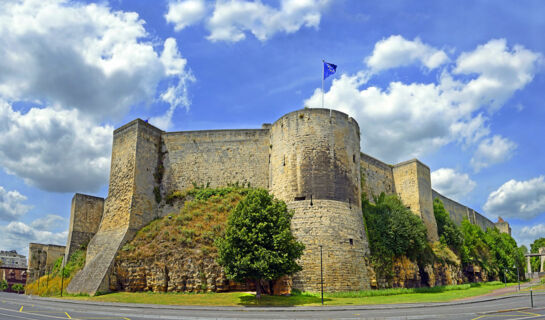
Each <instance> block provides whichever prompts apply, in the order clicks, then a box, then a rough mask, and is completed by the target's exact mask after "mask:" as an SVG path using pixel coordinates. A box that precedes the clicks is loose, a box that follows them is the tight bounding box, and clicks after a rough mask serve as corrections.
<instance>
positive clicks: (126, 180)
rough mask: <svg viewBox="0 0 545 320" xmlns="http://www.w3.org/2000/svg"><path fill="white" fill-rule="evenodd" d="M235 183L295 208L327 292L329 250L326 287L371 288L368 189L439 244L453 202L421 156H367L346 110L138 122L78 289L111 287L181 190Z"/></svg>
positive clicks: (298, 283) (116, 163) (125, 140)
mask: <svg viewBox="0 0 545 320" xmlns="http://www.w3.org/2000/svg"><path fill="white" fill-rule="evenodd" d="M235 183H239V184H241V185H250V186H252V187H261V188H267V189H269V190H270V191H271V193H272V194H274V195H275V196H276V197H277V198H279V199H281V200H283V201H285V202H286V203H287V204H288V207H289V208H290V209H292V210H294V217H293V220H292V229H293V232H294V234H295V236H296V237H297V238H298V239H299V240H300V241H302V242H303V243H304V244H305V246H306V249H305V251H304V253H303V256H302V258H301V260H300V263H301V264H302V266H303V270H302V271H301V272H300V273H298V274H296V275H294V278H293V286H294V288H297V289H301V290H312V291H315V290H318V288H319V286H320V256H319V253H320V248H321V249H322V253H323V267H324V271H325V272H324V274H325V278H324V287H325V289H326V290H328V291H343V290H361V289H366V288H369V285H370V280H369V276H368V274H367V270H368V267H369V266H367V264H366V256H367V255H368V253H369V249H368V248H369V245H368V242H367V235H366V234H365V228H364V225H363V219H362V212H361V197H360V195H361V193H362V191H363V192H365V193H366V194H367V196H368V198H369V199H372V196H373V195H378V194H380V193H381V192H385V193H389V194H393V193H395V194H398V195H399V196H400V197H401V199H402V200H403V202H404V203H405V204H406V205H407V206H408V207H409V208H410V209H411V210H412V211H413V212H414V213H415V214H417V215H418V216H419V217H421V218H422V220H423V221H424V223H425V225H426V227H427V229H428V234H429V238H430V240H436V239H437V226H436V223H435V218H434V215H433V198H435V197H443V196H441V195H440V194H438V193H437V192H435V191H433V190H432V186H431V180H430V169H429V168H428V167H427V166H426V165H424V164H423V163H421V162H420V161H418V160H416V159H414V160H410V161H407V162H404V163H401V164H398V165H389V164H385V163H383V162H381V161H380V160H377V159H374V158H372V157H370V156H368V155H366V154H364V153H361V151H360V129H359V125H358V123H357V122H356V121H355V120H354V119H352V118H350V117H349V116H348V115H346V114H344V113H342V112H338V111H330V110H328V109H303V110H297V111H294V112H291V113H288V114H286V115H284V116H282V117H281V118H280V119H278V120H277V121H276V122H274V123H273V124H265V125H263V127H262V128H261V129H245V130H206V131H187V132H164V131H161V130H159V129H157V128H155V127H154V126H152V125H150V124H148V123H146V122H144V121H142V120H140V119H137V120H134V121H132V122H130V123H128V124H126V125H124V126H122V127H120V128H118V129H117V130H115V131H114V137H113V146H112V161H111V170H110V183H109V189H108V197H107V198H106V200H105V201H104V204H103V207H104V209H103V213H102V217H101V220H100V224H99V226H98V229H97V231H96V234H94V236H93V237H92V239H91V240H90V242H89V244H88V247H87V260H86V264H85V267H84V269H83V270H82V271H80V272H79V273H78V274H77V275H76V276H75V277H74V279H73V280H72V281H71V283H70V285H69V286H68V292H70V293H78V292H83V293H89V294H95V293H96V292H99V291H107V290H108V289H109V288H108V284H109V277H110V275H111V272H112V269H113V261H114V257H115V255H116V253H117V252H118V250H120V248H121V247H122V246H123V245H124V243H125V242H127V241H129V240H130V239H132V237H133V236H134V234H135V232H136V231H138V230H139V229H140V228H142V227H143V226H145V225H146V224H148V223H149V222H150V221H152V220H153V219H155V218H158V217H163V216H165V215H168V214H170V213H177V212H179V209H180V207H179V205H180V204H176V203H174V204H172V203H171V204H168V203H166V201H165V199H166V198H168V196H169V195H171V194H172V193H173V192H181V191H184V190H187V189H188V188H192V187H193V186H194V185H198V186H206V185H208V186H210V187H220V186H226V185H228V184H235ZM84 197H85V196H83V195H79V197H78V196H75V197H74V200H73V210H72V215H74V216H77V215H78V212H80V213H81V212H92V213H93V218H92V219H91V220H92V221H91V222H89V224H88V226H94V225H95V223H96V221H98V218H97V217H98V212H99V211H100V209H99V207H100V206H99V203H100V200H99V198H96V199H95V200H89V202H86V201H87V200H84V199H87V198H84ZM80 198H81V200H80ZM442 199H448V198H445V197H443V198H442ZM450 201H451V202H449V204H450V205H451V206H452V207H455V206H456V205H458V206H459V207H460V208H465V209H466V211H465V213H466V215H465V216H466V217H467V218H469V219H470V221H472V222H473V223H477V224H479V225H480V226H481V227H483V228H484V227H488V226H489V225H491V226H494V224H493V223H492V222H490V221H489V220H488V219H486V218H485V217H483V216H481V215H479V214H478V213H476V212H475V211H473V210H471V209H469V208H467V207H465V206H462V205H459V204H457V203H455V202H453V201H452V200H450ZM86 203H87V204H86ZM445 205H446V206H447V204H445ZM85 208H87V209H85ZM460 210H462V209H460ZM470 210H471V211H470ZM457 214H458V213H455V214H454V219H455V221H457V222H459V221H461V219H458V218H457ZM457 219H458V220H457ZM77 220H78V219H77V218H74V223H72V222H71V225H70V228H71V229H70V237H69V239H68V244H69V245H68V247H73V246H74V245H76V246H77V243H80V242H81V240H78V237H79V236H78V233H77V232H80V231H81V230H82V229H81V228H79V227H77V223H76V222H77ZM71 221H72V218H71ZM488 222H490V223H488ZM78 228H79V229H78ZM88 229H89V230H92V229H93V228H88ZM76 231H77V232H76ZM89 232H90V233H92V231H89ZM73 244H74V245H73ZM72 250H73V249H71V248H67V252H68V253H70V252H71V251H72Z"/></svg>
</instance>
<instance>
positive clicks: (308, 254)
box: [288, 200, 370, 291]
mask: <svg viewBox="0 0 545 320" xmlns="http://www.w3.org/2000/svg"><path fill="white" fill-rule="evenodd" d="M288 207H289V209H290V210H294V212H295V214H294V216H293V218H292V232H293V234H294V235H295V237H297V239H298V240H299V241H301V242H303V243H304V244H305V250H304V253H303V256H302V257H301V259H300V261H299V263H300V265H301V266H302V267H303V271H301V272H299V273H297V274H296V275H294V277H293V287H294V288H296V289H299V290H304V291H320V245H321V246H322V250H323V252H322V256H323V276H324V291H353V290H366V289H369V288H370V279H369V276H368V273H367V262H366V260H365V257H366V256H367V255H368V254H369V243H368V241H367V235H366V234H365V231H364V227H363V219H362V213H361V209H360V208H359V207H357V206H350V205H349V204H348V203H347V202H341V201H333V200H313V201H312V205H311V202H310V200H304V201H291V202H289V203H288Z"/></svg>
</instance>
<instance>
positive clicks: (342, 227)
mask: <svg viewBox="0 0 545 320" xmlns="http://www.w3.org/2000/svg"><path fill="white" fill-rule="evenodd" d="M359 134H360V132H359V126H358V124H357V123H356V121H354V119H352V118H350V117H348V116H347V115H346V114H344V113H341V112H337V111H333V112H332V113H330V111H329V110H326V109H305V110H299V111H295V112H292V113H289V114H287V115H285V116H283V117H281V118H280V119H279V120H278V121H276V122H275V123H274V124H273V125H272V126H271V140H270V141H271V162H270V167H269V168H270V179H271V183H270V186H271V187H270V190H271V192H272V193H273V194H274V195H275V196H276V197H277V198H279V199H281V200H283V201H285V202H286V203H287V204H288V207H289V208H290V209H293V210H294V212H295V214H294V217H293V220H292V229H293V233H294V235H295V236H296V237H297V238H298V239H299V240H300V241H301V242H302V243H303V244H304V245H305V250H304V252H303V256H302V257H301V260H300V262H301V265H302V266H303V270H302V271H301V272H299V273H298V274H297V275H295V276H294V281H293V286H294V288H297V289H301V290H312V291H317V290H318V289H319V288H320V259H319V258H320V256H319V252H320V251H319V250H320V248H319V246H320V245H322V248H323V257H324V268H325V270H324V274H325V275H326V276H325V278H324V287H325V288H326V290H328V291H343V290H362V289H366V288H369V279H368V277H367V266H366V262H365V260H364V256H365V253H366V252H368V243H367V236H366V235H365V231H364V227H363V219H362V212H361V200H360V194H361V190H360V150H359V149H360V137H359Z"/></svg>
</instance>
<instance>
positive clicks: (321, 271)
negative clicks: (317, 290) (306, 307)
mask: <svg viewBox="0 0 545 320" xmlns="http://www.w3.org/2000/svg"><path fill="white" fill-rule="evenodd" d="M322 262H323V259H322V245H320V284H321V287H322V306H323V305H324V269H323V263H322Z"/></svg>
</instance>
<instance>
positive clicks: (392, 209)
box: [362, 193, 431, 278]
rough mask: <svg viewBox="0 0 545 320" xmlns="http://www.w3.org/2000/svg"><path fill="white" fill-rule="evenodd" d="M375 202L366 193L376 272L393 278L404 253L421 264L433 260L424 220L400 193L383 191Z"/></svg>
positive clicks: (365, 211) (367, 215) (369, 234)
mask: <svg viewBox="0 0 545 320" xmlns="http://www.w3.org/2000/svg"><path fill="white" fill-rule="evenodd" d="M374 201H375V204H372V203H370V202H369V201H368V200H367V199H366V197H365V195H363V196H362V204H363V210H362V211H363V216H364V218H365V226H366V231H367V236H368V237H369V246H370V249H371V260H372V261H373V265H374V267H375V271H376V272H378V273H379V274H380V276H382V277H384V278H391V276H392V275H393V270H392V263H393V260H394V258H396V257H401V256H406V257H407V258H409V259H411V260H413V261H417V262H418V263H420V264H425V263H426V262H429V261H428V260H429V258H430V255H431V249H430V247H429V244H428V241H427V230H426V227H425V225H424V223H423V222H422V220H421V219H420V218H419V217H418V216H416V215H415V214H414V213H412V212H411V211H410V210H409V209H407V207H405V205H403V203H402V202H401V200H400V199H399V197H397V196H396V195H388V196H386V195H385V194H384V193H381V194H380V195H379V196H378V197H374Z"/></svg>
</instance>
